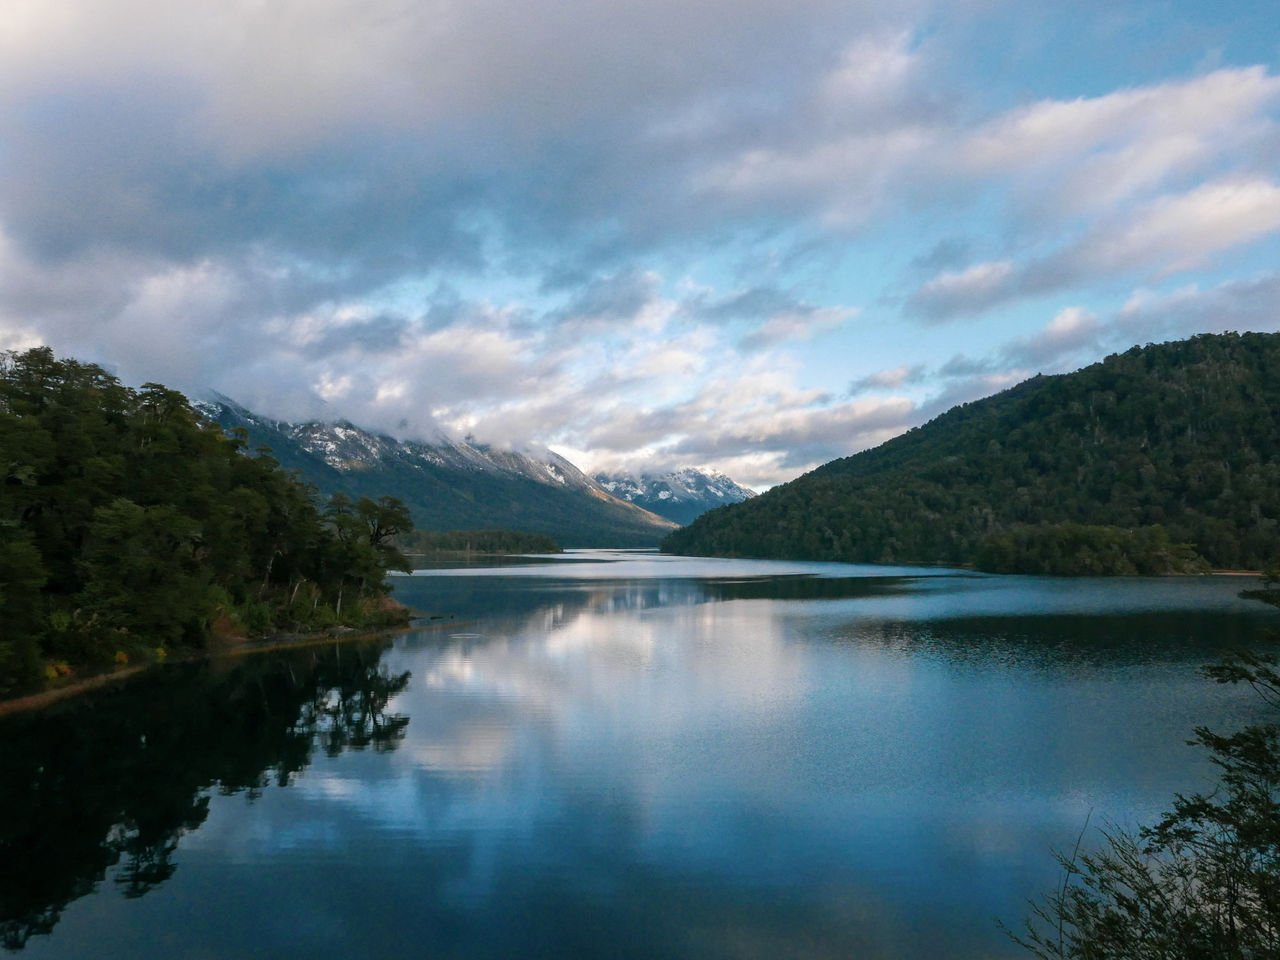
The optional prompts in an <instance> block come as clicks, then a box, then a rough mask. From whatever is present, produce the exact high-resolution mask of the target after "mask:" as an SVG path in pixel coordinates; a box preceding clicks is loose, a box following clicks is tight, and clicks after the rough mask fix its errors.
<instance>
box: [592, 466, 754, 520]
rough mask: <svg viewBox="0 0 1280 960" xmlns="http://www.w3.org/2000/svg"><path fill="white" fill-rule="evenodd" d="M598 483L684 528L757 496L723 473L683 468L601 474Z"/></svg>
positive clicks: (598, 474)
mask: <svg viewBox="0 0 1280 960" xmlns="http://www.w3.org/2000/svg"><path fill="white" fill-rule="evenodd" d="M594 479H595V481H596V482H597V483H598V484H600V486H602V487H604V489H606V490H608V491H609V493H611V494H613V495H614V496H615V497H618V498H619V499H621V500H625V501H627V502H628V503H634V504H636V505H637V506H641V507H644V508H645V509H646V510H649V511H651V512H653V513H656V514H658V515H659V516H661V517H666V518H667V519H668V520H674V521H675V522H676V523H679V524H681V525H683V524H687V523H690V522H692V521H693V520H695V519H697V518H698V517H700V516H701V515H702V514H704V513H706V512H707V511H708V510H711V509H714V508H715V507H719V506H723V505H724V504H726V503H740V502H741V501H743V500H748V499H750V498H751V497H754V496H756V492H755V491H754V490H751V489H749V488H747V487H744V486H742V485H741V484H738V483H735V482H734V481H733V480H731V479H730V478H729V477H727V476H725V474H723V473H721V472H720V471H719V470H699V469H697V468H696V467H682V468H680V469H678V470H671V471H667V472H665V473H647V472H645V473H640V474H635V473H630V472H620V473H601V472H598V473H596V474H594Z"/></svg>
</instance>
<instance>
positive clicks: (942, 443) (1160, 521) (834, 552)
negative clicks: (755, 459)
mask: <svg viewBox="0 0 1280 960" xmlns="http://www.w3.org/2000/svg"><path fill="white" fill-rule="evenodd" d="M1061 524H1083V525H1087V526H1094V527H1118V528H1122V529H1126V530H1139V529H1141V528H1145V527H1154V526H1160V527H1163V528H1164V530H1165V531H1166V532H1167V534H1168V537H1169V539H1170V541H1171V542H1173V543H1175V544H1190V545H1192V547H1193V548H1194V549H1195V551H1196V552H1197V553H1198V554H1199V555H1200V556H1202V557H1204V558H1205V559H1206V560H1207V561H1208V562H1209V563H1210V564H1212V565H1213V566H1215V567H1244V568H1255V569H1256V568H1259V567H1262V566H1265V565H1267V564H1268V563H1270V562H1272V560H1273V559H1274V557H1275V553H1276V549H1277V543H1278V537H1280V334H1244V335H1238V334H1225V335H1220V336H1219V335H1204V336H1199V337H1194V338H1192V339H1190V340H1184V341H1178V342H1174V343H1165V344H1159V345H1149V346H1146V347H1142V348H1139V347H1135V348H1133V349H1131V350H1129V351H1127V352H1125V353H1123V354H1119V355H1115V356H1111V357H1108V358H1107V359H1106V360H1104V361H1102V362H1101V363H1097V364H1094V365H1092V366H1090V367H1086V368H1085V369H1083V370H1079V371H1076V372H1075V373H1071V374H1065V375H1061V376H1051V377H1046V376H1038V377H1035V378H1033V379H1031V380H1028V381H1026V382H1024V383H1022V384H1019V385H1018V386H1016V387H1013V388H1012V389H1010V390H1006V391H1004V392H1003V393H1000V394H997V395H995V396H993V397H988V398H987V399H985V400H979V401H977V402H975V403H970V404H965V405H964V406H960V407H956V408H954V409H952V410H950V411H949V412H947V413H945V414H943V415H942V416H940V417H937V418H936V419H934V420H932V421H930V422H929V423H927V424H925V425H924V426H922V427H919V428H916V429H914V430H911V431H909V432H908V433H906V434H904V435H902V436H900V437H896V438H894V439H893V440H889V441H888V442H886V443H884V444H881V445H880V446H879V447H877V448H875V449H874V450H868V451H865V452H863V453H859V454H856V455H854V456H852V457H847V458H845V459H842V460H835V461H832V462H831V463H828V464H826V465H825V466H822V467H819V468H818V469H817V470H814V471H813V472H812V473H809V474H806V475H805V476H803V477H800V478H798V479H797V480H794V481H792V482H791V483H788V484H785V485H782V486H779V487H775V488H774V489H772V490H770V491H768V492H767V493H765V494H763V495H761V496H759V497H755V498H753V499H751V500H747V501H745V502H743V503H740V504H734V505H732V506H728V507H722V508H720V509H718V510H713V511H712V512H710V513H708V514H704V515H703V516H702V517H700V518H699V519H698V520H696V521H694V522H693V523H692V524H691V525H690V526H688V527H686V528H684V529H683V530H678V531H676V532H675V533H673V534H671V535H670V536H669V537H668V538H667V539H666V540H665V541H664V543H663V549H664V550H665V551H667V552H672V553H688V554H702V555H736V556H759V557H791V558H803V559H815V560H843V561H852V562H876V561H889V562H892V561H933V562H943V563H973V562H975V561H976V560H977V558H978V557H979V554H980V553H981V552H982V550H983V548H984V545H986V544H991V543H992V542H993V539H992V538H997V539H998V538H999V537H1001V536H1004V535H1009V536H1011V537H1014V538H1018V537H1024V536H1034V535H1024V534H1018V533H1015V532H1014V531H1016V530H1018V529H1020V528H1025V527H1033V528H1034V527H1039V526H1041V525H1045V526H1047V527H1048V528H1050V529H1051V528H1053V527H1056V526H1058V525H1061ZM1053 536H1054V535H1050V536H1049V537H1048V538H1047V539H1046V542H1048V540H1052V539H1053Z"/></svg>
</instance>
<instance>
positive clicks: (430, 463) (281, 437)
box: [196, 397, 675, 547]
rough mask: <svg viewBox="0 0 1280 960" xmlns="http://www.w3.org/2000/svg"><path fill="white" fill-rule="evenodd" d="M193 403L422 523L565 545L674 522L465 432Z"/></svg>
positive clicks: (620, 542)
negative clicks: (386, 430)
mask: <svg viewBox="0 0 1280 960" xmlns="http://www.w3.org/2000/svg"><path fill="white" fill-rule="evenodd" d="M196 406H197V407H198V408H199V409H200V410H201V412H203V413H204V414H205V416H207V417H209V418H210V419H211V420H214V421H215V422H217V423H218V424H219V425H220V426H221V427H222V428H223V429H224V430H228V431H231V430H235V429H244V430H246V431H247V432H248V434H249V445H250V448H251V449H252V448H253V447H254V446H256V445H259V444H262V445H265V446H267V447H269V448H270V449H271V456H272V457H274V458H275V459H276V460H278V461H280V464H281V466H283V467H285V468H286V469H289V470H296V471H297V472H298V473H299V474H300V475H301V477H302V479H304V480H306V481H307V482H308V483H311V484H314V485H315V486H316V487H317V488H319V489H320V490H321V492H323V493H326V494H331V493H335V492H338V491H341V492H344V493H347V494H349V495H352V496H370V497H376V496H382V495H387V496H393V497H398V498H399V499H401V500H403V501H404V503H405V504H406V506H408V507H409V510H410V512H411V513H412V514H413V518H414V522H415V524H417V525H418V526H419V527H423V528H426V529H431V530H456V529H472V530H474V529H494V528H497V529H508V530H519V531H523V532H526V533H541V534H546V535H548V536H550V537H553V538H554V539H555V540H556V541H557V542H559V543H560V544H561V545H562V546H600V547H624V546H626V547H635V546H654V545H655V544H657V542H658V541H659V540H660V539H661V538H662V537H663V536H664V535H665V534H666V533H668V532H670V531H671V530H672V528H673V527H674V526H675V524H673V523H672V522H671V521H669V520H666V519H664V518H662V517H659V516H656V515H654V514H652V513H649V512H648V511H646V510H643V509H641V508H640V507H638V506H636V505H634V504H630V503H626V502H624V501H621V500H618V499H617V498H615V497H613V496H611V495H610V494H609V493H608V492H607V491H606V490H604V489H603V488H602V487H601V486H600V485H599V484H597V483H596V482H595V481H594V480H592V479H591V478H590V477H588V476H586V475H585V474H583V473H582V471H580V470H579V469H578V468H577V467H575V466H574V465H573V464H572V463H570V462H569V461H568V460H566V459H564V458H563V457H561V456H559V455H558V454H555V453H552V452H551V451H549V450H548V451H542V452H541V453H540V455H538V456H534V455H530V454H524V453H518V452H515V451H509V450H496V449H493V448H490V447H486V446H483V445H480V444H475V443H472V442H470V441H463V442H456V441H449V440H446V439H444V438H443V437H442V438H440V439H439V440H438V441H437V442H435V443H422V442H418V441H412V440H397V439H394V438H392V437H388V436H384V435H380V434H375V433H371V432H369V431H367V430H363V429H361V428H360V427H357V426H354V425H353V424H350V423H347V422H339V423H319V422H310V423H288V422H285V421H278V420H270V419H268V418H265V417H260V416H258V415H256V414H254V413H252V412H250V411H248V410H246V409H244V408H243V407H240V406H238V405H237V404H235V403H233V402H231V401H230V400H228V399H226V398H225V397H216V398H213V399H211V400H207V401H201V402H199V403H197V404H196Z"/></svg>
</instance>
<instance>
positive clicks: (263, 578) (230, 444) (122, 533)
mask: <svg viewBox="0 0 1280 960" xmlns="http://www.w3.org/2000/svg"><path fill="white" fill-rule="evenodd" d="M244 447H245V441H244V438H243V436H240V437H230V438H229V437H227V436H226V435H224V434H223V432H222V430H221V429H219V428H218V427H217V426H216V425H215V424H212V423H210V422H209V421H206V420H205V419H204V418H202V417H201V416H200V414H198V413H197V412H196V411H194V410H193V409H192V408H191V406H190V405H189V404H188V403H187V401H186V398H185V397H183V396H182V394H180V393H177V392H175V391H173V390H169V389H167V388H165V387H163V386H161V385H160V384H156V383H148V384H145V385H143V387H142V388H141V389H139V390H133V389H130V388H128V387H125V386H123V385H122V384H121V383H120V382H119V381H118V380H117V379H116V378H115V377H113V376H111V375H109V374H107V373H106V372H105V371H103V370H102V369H101V368H99V367H97V366H94V365H92V364H83V363H79V362H77V361H75V360H59V359H57V358H55V357H54V355H53V354H52V352H51V351H50V350H48V349H47V348H38V349H35V350H30V351H27V352H25V353H5V354H0V476H2V479H3V483H0V623H2V624H3V632H0V694H3V693H6V692H13V691H14V690H15V689H17V688H19V687H21V686H23V685H25V684H28V683H30V682H31V681H33V680H36V679H38V678H39V677H41V676H42V675H53V674H55V673H59V672H64V671H65V670H66V669H67V668H66V664H68V663H70V664H88V665H92V664H105V663H109V662H112V661H115V662H125V661H128V660H130V659H133V658H136V657H138V656H140V655H146V656H153V655H157V654H161V652H162V651H167V650H169V649H174V648H200V647H203V646H204V645H205V644H206V643H207V642H208V641H209V639H210V637H211V635H212V634H213V633H214V632H215V631H221V632H227V633H233V634H234V633H262V632H267V631H270V630H272V629H276V628H290V629H317V628H322V627H326V626H330V625H334V624H338V623H343V624H349V625H353V626H358V625H365V624H369V623H372V622H375V621H378V620H380V619H384V618H386V617H387V616H388V612H387V610H386V606H387V605H386V604H385V603H384V602H383V598H384V597H385V594H386V593H387V587H386V585H385V582H384V580H385V575H386V571H387V570H388V569H389V568H403V567H405V566H406V561H405V559H404V557H403V556H402V555H401V554H400V553H399V552H398V550H396V548H395V547H394V544H393V538H394V537H396V536H397V535H400V534H402V533H404V532H405V531H407V530H408V529H410V528H411V523H410V520H409V517H408V514H407V512H406V511H405V509H404V508H403V506H402V505H401V504H400V503H399V502H398V501H395V500H392V499H390V498H383V499H382V500H379V501H373V500H369V499H361V500H358V501H353V500H351V499H350V498H348V497H346V496H341V495H339V496H334V497H332V498H330V499H329V501H328V502H327V503H326V504H323V505H322V504H320V503H319V502H318V501H317V498H316V496H315V493H314V490H313V489H311V488H310V487H307V486H305V485H303V484H301V483H299V482H298V481H297V480H296V479H294V477H293V476H291V475H290V474H288V473H285V472H284V471H282V470H280V469H279V467H278V464H277V463H276V461H275V460H273V459H272V458H271V457H270V456H268V455H267V453H266V452H265V451H264V450H262V449H259V450H258V451H257V452H256V455H246V454H247V451H246V450H245V448H244Z"/></svg>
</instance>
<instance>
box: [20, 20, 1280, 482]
mask: <svg viewBox="0 0 1280 960" xmlns="http://www.w3.org/2000/svg"><path fill="white" fill-rule="evenodd" d="M1277 120H1280V21H1278V20H1277V15H1276V10H1275V6H1274V0H1263V2H1258V3H1244V2H1233V0H1215V2H1205V3H1200V2H1141V0H1137V2H1117V0H1111V2H1106V3H1102V2H1099V3H1094V2H1090V0H1078V2H1073V3H1069V4H1066V3H1061V2H1058V0H1054V2H1040V0H1008V2H1005V0H945V2H936V3H935V2H930V0H897V2H893V3H889V2H877V3H860V2H857V0H786V2H782V0H592V2H583V0H574V2H569V0H184V2H183V3H171V2H162V0H112V2H110V3H106V2H102V0H0V348H21V347H25V346H28V345H32V344H35V343H47V344H50V345H51V346H53V347H54V348H55V349H56V350H57V351H58V352H59V353H62V354H68V355H73V356H76V357H79V358H81V359H85V360H92V361H95V362H99V363H103V364H104V365H106V366H108V367H109V368H111V369H113V370H114V371H115V372H117V373H118V374H119V375H120V376H121V377H122V378H123V379H125V380H126V381H127V382H130V383H134V384H137V383H141V382H143V381H146V380H159V381H162V382H165V383H168V384H170V385H172V386H175V387H178V388H181V389H184V390H188V391H191V392H196V391H199V390H201V389H204V388H213V389H217V390H220V391H222V392H223V393H226V394H228V395H230V396H232V397H234V398H236V399H238V400H240V401H241V402H242V403H245V404H246V405H248V406H250V407H253V408H255V409H259V410H262V411H264V412H267V413H271V414H274V415H277V416H282V417H301V416H310V415H320V416H328V417H338V416H345V417H348V418H350V419H352V420H354V421H355V422H357V423H361V424H365V425H368V426H372V427H376V428H381V429H387V430H391V431H393V432H397V433H400V434H402V435H412V436H424V437H425V436H431V435H433V434H434V433H435V432H437V431H445V432H447V433H450V434H465V433H472V434H474V435H475V436H477V437H479V438H481V439H486V440H489V441H491V442H497V443H514V444H521V443H525V442H537V443H543V444H548V445H550V446H552V447H554V448H555V449H557V450H559V451H561V452H563V453H565V454H566V455H568V456H569V457H570V458H571V459H573V460H574V461H575V462H577V463H579V465H581V466H583V467H585V468H589V469H590V468H626V467H630V468H641V467H647V468H661V467H668V466H680V465H702V466H712V467H716V468H719V469H721V470H723V471H725V472H727V473H729V474H730V475H731V476H733V477H734V478H735V479H737V480H739V481H740V482H744V483H747V484H751V485H755V486H757V487H763V486H768V485H770V484H773V483H777V482H780V481H782V480H786V479H789V478H791V477H793V476H795V475H797V474H798V473H800V472H802V471H803V470H805V469H808V468H810V467H812V466H814V465H816V464H818V463H821V462H823V461H825V460H828V459H831V458H832V457H836V456H843V455H846V454H848V453H851V452H854V451H856V450H859V449H862V448H865V447H867V446H870V445H873V444H875V443H877V442H879V441H881V440H883V439H885V438H887V437H889V436H892V435H894V434H895V433H898V432H901V431H902V430H904V429H906V428H907V427H909V426H912V425H915V424H918V423H921V422H923V421H924V420H926V419H928V418H929V417H931V416H933V415H935V414H936V413H938V412H940V411H942V410H945V409H946V408H947V407H949V406H951V405H952V404H955V403H957V402H962V401H964V400H969V399H973V398H976V397H979V396H983V395H986V394H989V393H991V392H994V391H995V390H998V389H1000V388H1002V387H1004V386H1006V385H1009V384H1011V383H1014V382H1016V381H1018V380H1020V379H1023V378H1025V377H1027V376H1029V375H1032V374H1034V373H1036V372H1037V371H1043V372H1046V373H1047V372H1055V371H1061V370H1066V369H1071V368H1073V367H1075V366H1079V365H1081V364H1083V363H1086V362H1090V361H1093V360H1096V359H1098V358H1100V357H1102V356H1104V355H1106V354H1107V353H1109V352H1113V351H1114V350H1116V349H1124V348H1126V347H1128V346H1131V345H1132V344H1134V343H1145V342H1148V341H1159V340H1167V339H1171V338H1176V337H1181V336H1185V335H1188V334H1191V333H1195V332H1202V331H1218V330H1224V329H1235V330H1246V329H1252V330H1274V329H1280V310H1278V309H1277V305H1278V304H1280V129H1278V127H1277Z"/></svg>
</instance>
